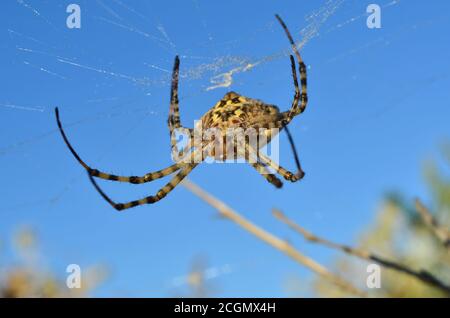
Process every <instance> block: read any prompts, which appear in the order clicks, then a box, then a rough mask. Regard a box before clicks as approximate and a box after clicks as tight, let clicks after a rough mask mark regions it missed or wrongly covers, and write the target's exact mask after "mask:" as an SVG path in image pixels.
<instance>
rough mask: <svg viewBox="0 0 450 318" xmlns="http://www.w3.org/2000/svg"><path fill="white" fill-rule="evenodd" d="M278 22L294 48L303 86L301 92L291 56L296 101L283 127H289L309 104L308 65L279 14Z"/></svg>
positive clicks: (277, 16)
mask: <svg viewBox="0 0 450 318" xmlns="http://www.w3.org/2000/svg"><path fill="white" fill-rule="evenodd" d="M275 17H276V18H277V20H278V22H279V23H280V24H281V27H282V28H283V30H284V32H285V33H286V36H287V38H288V40H289V43H290V44H291V46H292V50H293V51H294V54H295V56H296V57H297V60H298V68H299V72H300V85H301V91H300V89H299V86H298V80H297V72H296V70H295V62H294V58H293V56H292V55H291V56H290V58H291V66H292V76H293V79H294V86H295V95H294V100H293V102H292V106H291V109H290V110H289V111H288V112H287V116H286V117H287V118H286V119H285V120H284V121H285V122H284V123H283V126H285V125H287V124H288V123H289V122H290V121H291V120H292V119H293V118H294V117H295V116H297V115H298V114H301V113H303V111H304V110H305V108H306V105H307V103H308V93H307V75H306V65H305V63H304V62H303V59H302V57H301V55H300V52H299V51H298V49H297V46H296V45H295V42H294V39H293V38H292V35H291V33H290V32H289V29H288V28H287V26H286V24H285V23H284V21H283V20H282V19H281V18H280V16H279V15H278V14H276V15H275Z"/></svg>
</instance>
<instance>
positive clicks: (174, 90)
mask: <svg viewBox="0 0 450 318" xmlns="http://www.w3.org/2000/svg"><path fill="white" fill-rule="evenodd" d="M179 73H180V58H179V57H178V55H177V56H175V62H174V65H173V71H172V85H171V87H170V108H169V119H168V124H169V133H170V144H171V147H172V153H175V154H178V158H180V156H182V155H183V152H184V151H183V150H179V149H178V146H177V140H176V138H175V129H180V128H182V129H183V130H185V131H183V133H185V132H188V133H189V135H190V138H191V139H192V134H193V130H192V129H189V128H184V127H181V123H180V108H179V100H178V78H179Z"/></svg>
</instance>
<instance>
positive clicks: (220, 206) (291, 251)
mask: <svg viewBox="0 0 450 318" xmlns="http://www.w3.org/2000/svg"><path fill="white" fill-rule="evenodd" d="M182 184H183V186H185V187H186V188H187V189H189V190H190V191H191V192H192V193H194V194H195V195H197V196H198V197H199V198H201V199H202V200H204V201H205V202H206V203H208V204H209V205H211V206H212V207H213V208H215V209H216V210H217V211H218V212H219V213H220V214H221V215H222V216H224V217H226V218H228V219H230V220H231V221H233V222H234V223H236V224H237V225H239V226H240V227H241V228H243V229H244V230H246V231H247V232H249V233H251V234H253V235H254V236H256V237H257V238H259V239H260V240H262V241H264V242H265V243H267V244H269V245H271V246H272V247H274V248H276V249H277V250H279V251H281V252H283V253H284V254H286V255H288V256H289V257H291V258H292V259H293V260H295V261H296V262H297V263H299V264H301V265H303V266H306V267H308V268H309V269H311V270H312V271H314V272H315V273H317V274H318V275H320V276H322V277H324V278H326V279H328V280H330V281H331V282H333V283H334V284H335V285H337V286H339V287H340V288H342V289H343V290H346V291H348V292H350V293H352V294H354V295H357V296H361V297H367V294H366V293H365V292H363V291H361V290H359V289H357V288H356V287H354V286H353V285H352V284H350V283H349V282H347V281H346V280H344V279H342V278H341V277H339V276H337V275H335V274H333V273H331V272H330V271H328V270H327V269H326V268H325V267H324V266H322V265H321V264H319V263H317V262H316V261H314V260H313V259H311V258H309V257H307V256H305V255H303V254H302V253H301V252H299V251H298V250H297V249H295V248H294V247H293V246H292V245H290V244H289V243H288V242H286V241H284V240H282V239H280V238H278V237H277V236H275V235H273V234H271V233H269V232H267V231H266V230H264V229H262V228H261V227H259V226H257V225H255V224H253V223H251V222H250V221H248V220H247V219H245V218H244V217H243V216H241V215H240V214H239V213H237V212H236V211H234V210H233V209H232V208H230V207H229V206H227V205H226V204H225V203H224V202H222V201H220V200H218V199H216V198H215V197H213V196H212V195H210V194H209V193H207V192H206V191H204V190H203V189H201V188H200V187H199V186H197V185H196V184H194V183H192V182H190V181H188V180H184V181H183V183H182Z"/></svg>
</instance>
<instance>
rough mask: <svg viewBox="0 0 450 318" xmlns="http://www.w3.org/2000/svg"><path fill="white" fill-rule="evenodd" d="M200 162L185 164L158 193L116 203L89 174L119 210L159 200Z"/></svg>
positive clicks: (99, 190) (99, 189) (103, 194)
mask: <svg viewBox="0 0 450 318" xmlns="http://www.w3.org/2000/svg"><path fill="white" fill-rule="evenodd" d="M197 165H198V164H197V163H195V164H191V165H187V166H185V167H184V168H183V169H181V171H180V172H178V174H177V175H175V176H174V177H173V178H172V180H170V181H169V182H168V183H167V184H166V185H165V186H164V187H162V188H161V189H160V190H159V191H158V192H157V193H156V195H151V196H148V197H145V198H142V199H140V200H134V201H129V202H126V203H116V202H114V201H113V200H112V199H111V198H110V197H109V196H108V195H106V193H105V192H104V191H103V190H102V189H101V188H100V186H99V185H98V184H97V182H96V181H95V179H94V178H93V177H92V176H91V175H90V174H88V176H89V179H90V180H91V182H92V184H93V185H94V187H95V189H96V190H97V191H98V193H100V195H101V196H102V197H103V199H105V200H106V201H107V202H108V203H109V204H111V206H112V207H113V208H114V209H116V210H117V211H122V210H126V209H129V208H133V207H136V206H139V205H144V204H152V203H155V202H158V201H159V200H161V199H162V198H164V197H165V196H166V195H167V194H169V193H170V192H171V191H172V190H173V189H174V188H175V187H176V186H177V185H178V184H179V183H180V182H181V181H182V180H183V179H184V178H185V177H186V176H187V175H188V174H189V173H190V172H191V171H192V169H194V168H195V167H196V166H197Z"/></svg>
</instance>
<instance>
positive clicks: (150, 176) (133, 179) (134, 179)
mask: <svg viewBox="0 0 450 318" xmlns="http://www.w3.org/2000/svg"><path fill="white" fill-rule="evenodd" d="M55 114H56V121H57V123H58V128H59V131H60V132H61V135H62V137H63V139H64V142H65V143H66V145H67V147H68V148H69V150H70V152H71V153H72V155H73V156H74V157H75V159H77V161H78V162H79V163H80V164H81V165H82V166H83V167H84V168H85V169H86V171H87V172H88V174H89V175H90V176H92V177H97V178H100V179H105V180H112V181H119V182H129V183H134V184H138V183H145V182H150V181H153V180H156V179H160V178H162V177H165V176H167V175H170V174H172V173H174V172H175V171H177V170H179V169H180V168H182V167H183V166H184V164H182V163H175V164H173V165H171V166H169V167H167V168H165V169H161V170H158V171H155V172H151V173H147V174H145V175H143V176H118V175H114V174H109V173H105V172H102V171H99V170H97V169H93V168H91V167H89V166H88V165H87V164H86V163H85V162H84V161H83V160H82V159H81V158H80V156H79V155H78V153H77V152H76V151H75V149H74V148H73V147H72V145H71V144H70V142H69V139H68V138H67V136H66V133H65V132H64V129H63V127H62V124H61V120H60V118H59V110H58V107H56V108H55Z"/></svg>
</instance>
